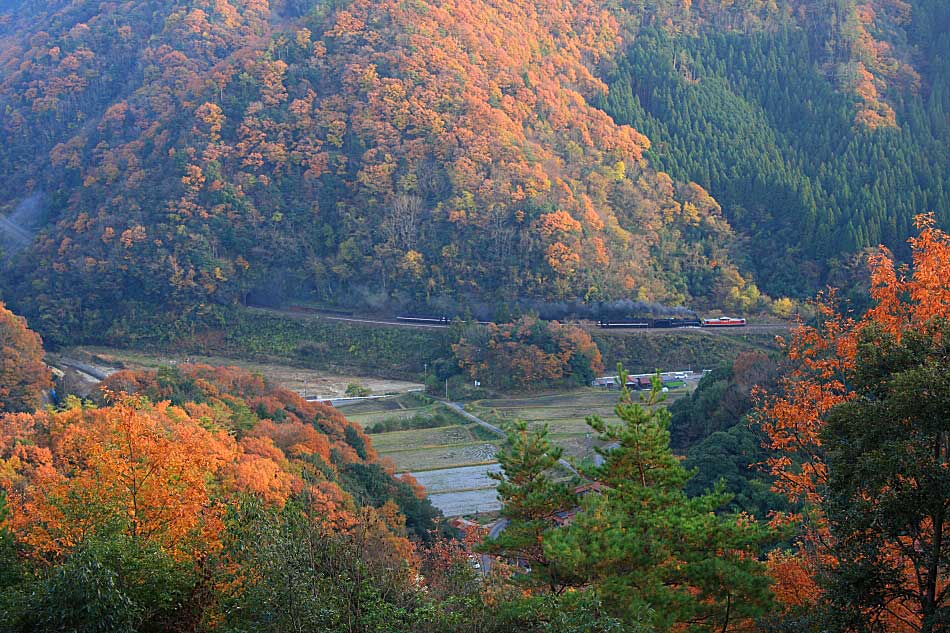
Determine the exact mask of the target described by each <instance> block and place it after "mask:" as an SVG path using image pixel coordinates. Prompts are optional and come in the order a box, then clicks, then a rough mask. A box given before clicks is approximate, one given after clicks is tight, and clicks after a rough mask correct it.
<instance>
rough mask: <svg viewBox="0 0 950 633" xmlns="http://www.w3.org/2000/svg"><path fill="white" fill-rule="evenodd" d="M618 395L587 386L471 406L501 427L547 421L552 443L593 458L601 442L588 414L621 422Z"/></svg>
mask: <svg viewBox="0 0 950 633" xmlns="http://www.w3.org/2000/svg"><path fill="white" fill-rule="evenodd" d="M689 388H692V387H689ZM686 393H688V391H687V389H683V390H675V391H671V392H669V393H667V394H665V395H666V396H667V398H666V402H665V403H664V404H665V405H666V406H669V405H670V404H672V403H673V402H674V401H675V400H676V399H677V398H679V397H682V395H683V394H686ZM618 396H619V392H617V391H608V390H595V389H583V390H578V391H573V392H568V393H557V394H549V395H541V396H537V397H534V398H525V397H520V398H499V399H491V400H479V401H477V402H474V403H472V404H471V405H470V406H469V407H467V409H468V410H469V411H470V412H471V413H472V414H474V415H476V416H478V417H479V418H481V419H483V420H485V421H486V422H491V423H492V424H497V425H499V426H504V425H505V424H508V423H511V422H514V421H515V420H524V421H525V422H528V423H529V426H530V427H537V426H541V425H543V424H547V425H548V431H549V438H550V439H551V441H552V443H554V444H555V445H557V446H560V447H561V448H563V449H564V453H565V455H566V456H568V457H575V458H579V459H583V458H585V457H590V456H591V455H592V454H593V448H594V447H595V446H598V445H599V444H600V442H598V440H597V438H596V433H594V432H593V431H592V430H591V428H590V427H589V426H588V425H587V422H586V421H585V420H586V418H587V416H589V415H599V416H600V417H601V418H603V419H604V420H605V421H607V422H608V423H609V422H619V421H620V420H619V418H617V416H616V414H615V413H614V405H616V403H617V398H618Z"/></svg>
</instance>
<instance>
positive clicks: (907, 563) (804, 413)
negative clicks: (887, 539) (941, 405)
mask: <svg viewBox="0 0 950 633" xmlns="http://www.w3.org/2000/svg"><path fill="white" fill-rule="evenodd" d="M917 226H918V228H919V229H920V234H919V235H918V236H917V237H914V238H912V239H910V240H909V243H910V246H911V249H912V264H911V265H910V266H900V267H898V266H896V265H895V263H894V260H893V258H892V257H891V256H890V254H888V253H887V252H885V251H883V250H882V251H881V252H880V253H878V254H877V255H875V256H873V257H872V258H871V259H870V267H871V281H872V286H871V298H872V300H873V306H872V307H871V309H870V310H868V311H867V313H866V314H865V315H863V316H862V317H860V318H855V317H852V316H848V315H846V314H842V312H841V311H840V309H839V308H838V307H837V306H836V302H835V295H834V292H830V293H828V294H825V295H822V296H820V297H819V300H818V301H817V314H818V323H817V324H816V325H813V326H812V325H804V324H801V325H799V327H798V328H797V329H796V331H795V332H794V333H793V335H792V338H791V340H790V341H789V342H788V343H787V344H786V354H787V357H788V360H789V362H790V365H791V367H790V370H789V371H788V373H787V375H786V376H785V377H784V379H783V380H782V382H781V387H780V389H779V391H778V392H777V393H775V394H771V395H764V396H763V397H762V399H761V402H760V406H759V409H758V413H759V417H760V419H761V422H762V426H763V429H764V431H765V432H766V435H767V438H768V441H767V446H768V447H769V448H771V449H772V450H773V451H774V456H773V457H771V458H769V459H768V461H767V464H766V465H767V467H768V469H769V470H770V471H771V473H772V475H774V477H775V481H776V483H775V488H776V490H777V491H779V492H782V493H783V494H785V495H786V496H787V497H788V498H789V499H791V500H792V501H796V502H805V506H804V507H805V508H806V511H805V512H803V513H802V514H799V515H796V516H792V517H778V518H777V520H788V519H790V520H792V521H796V522H800V524H801V526H802V528H803V531H802V539H801V543H800V545H801V547H800V548H799V550H798V552H797V553H796V554H795V555H787V554H783V555H774V556H772V558H771V559H770V562H771V565H772V569H773V573H774V575H775V577H776V581H777V583H776V592H777V595H778V596H779V597H780V598H782V599H783V600H784V601H785V603H786V604H787V605H790V606H794V605H799V606H800V605H802V604H806V603H809V602H814V601H816V600H818V599H819V598H821V588H820V586H819V584H817V583H816V582H815V578H816V576H817V575H818V573H819V572H820V571H821V570H826V571H827V570H834V569H835V568H837V567H838V566H840V565H841V564H842V562H843V558H841V557H840V552H841V551H843V550H842V549H841V548H840V547H839V545H840V543H839V541H838V539H836V535H835V533H834V531H833V530H832V529H831V527H832V526H831V525H830V524H829V520H828V515H827V513H826V512H824V511H823V507H825V505H824V504H826V503H827V502H828V499H827V495H828V494H829V485H830V483H831V481H830V480H831V478H832V475H833V473H831V472H830V471H829V465H828V460H827V450H826V449H827V447H826V446H825V443H826V442H824V441H823V437H825V436H823V433H826V432H827V429H826V427H827V425H828V423H829V419H831V418H834V417H835V416H837V415H840V412H841V411H843V407H848V406H850V405H853V404H855V403H857V402H858V400H859V399H861V398H866V396H864V395H862V393H861V392H860V391H859V390H858V389H857V387H856V385H855V382H856V381H857V382H858V383H860V382H861V378H860V377H859V376H858V374H859V372H860V371H861V370H862V368H861V367H860V366H859V363H860V362H865V363H866V362H868V361H867V358H868V351H867V350H868V345H869V344H870V345H872V347H877V346H880V345H881V344H882V343H881V342H880V341H885V342H886V341H891V342H892V344H893V345H900V343H901V341H902V339H904V338H907V337H908V336H909V335H911V334H914V335H917V334H920V333H928V332H929V333H931V334H930V335H932V336H935V337H936V338H935V339H934V340H935V341H939V339H940V337H941V336H942V335H941V334H940V332H939V329H940V324H943V323H946V322H947V320H948V319H950V276H948V275H947V271H948V270H950V236H948V235H947V234H946V233H944V232H943V231H941V230H939V229H937V228H936V227H935V226H934V219H933V217H932V216H931V215H922V216H918V218H917ZM875 337H877V338H875ZM869 341H877V342H875V343H873V344H872V343H869ZM862 346H863V347H862ZM862 350H864V351H862ZM760 395H761V394H760ZM900 425H901V421H899V420H896V419H895V420H894V432H895V433H899V434H904V433H905V431H902V430H901V426H900ZM939 455H942V453H940V454H939ZM939 455H938V458H939ZM940 459H943V458H940ZM946 465H948V466H950V461H947V463H946ZM900 477H902V476H899V477H898V478H899V479H900ZM889 487H890V486H889V485H886V486H885V488H889ZM892 492H893V491H892ZM864 494H866V495H870V494H871V493H864ZM870 499H871V497H868V499H865V501H870ZM915 531H917V532H919V534H920V535H921V536H920V538H921V539H923V541H921V543H922V542H924V541H926V542H931V543H934V542H935V543H938V544H939V543H940V541H941V540H947V539H950V530H948V528H947V527H946V526H942V525H939V524H938V522H935V521H933V520H932V519H931V518H927V519H922V520H921V521H920V523H919V525H918V526H917V527H916V528H915ZM927 535H929V536H927ZM904 540H905V539H904V537H900V538H897V537H895V538H894V540H893V541H892V542H891V543H890V544H889V545H887V546H886V547H884V548H883V549H884V550H886V552H885V554H884V556H885V557H886V559H887V561H888V565H889V566H890V567H891V569H892V572H893V577H892V582H893V583H895V584H897V585H899V586H898V587H896V590H897V591H898V593H900V594H901V595H902V596H903V597H899V598H895V599H894V600H892V601H890V602H889V603H888V604H887V605H885V608H884V609H883V613H882V614H879V616H878V617H879V618H880V623H882V624H883V625H884V626H885V627H887V628H888V629H889V630H894V631H921V630H931V629H930V628H929V627H928V625H927V623H926V618H925V617H924V616H923V612H922V609H921V607H920V604H919V603H918V602H916V601H917V598H919V597H920V596H922V595H923V594H924V593H926V591H925V588H924V586H923V585H924V578H923V576H922V575H921V573H917V572H920V569H919V568H917V572H914V569H915V568H916V567H915V565H916V564H917V563H918V561H916V560H915V557H916V554H915V553H914V552H915V550H914V547H913V546H912V544H911V546H910V547H908V544H907V543H905V542H903V541H904ZM917 547H918V548H919V547H920V543H918V546H917ZM937 549H939V547H938V548H937ZM918 554H919V552H918ZM941 586H942V585H941ZM939 593H941V595H942V594H944V593H945V592H943V590H942V589H939ZM934 597H935V596H931V598H934ZM944 597H946V596H944ZM931 625H932V624H931Z"/></svg>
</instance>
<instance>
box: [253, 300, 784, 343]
mask: <svg viewBox="0 0 950 633" xmlns="http://www.w3.org/2000/svg"><path fill="white" fill-rule="evenodd" d="M248 309H249V310H253V311H256V312H264V313H270V314H279V315H282V316H288V317H291V318H295V319H324V320H327V321H339V322H343V323H355V324H359V325H370V326H385V327H403V328H415V329H420V328H421V329H430V330H444V329H447V328H449V327H451V324H445V323H418V322H414V321H405V320H397V319H386V318H374V317H368V316H363V317H361V316H356V315H353V316H343V315H337V314H323V313H320V312H318V311H313V312H301V311H297V310H286V309H280V308H265V307H260V306H248ZM480 323H484V322H482V321H480ZM574 323H580V324H582V325H583V324H584V323H585V322H584V321H574ZM792 327H793V326H792V325H790V324H783V323H761V324H754V323H753V324H748V325H745V326H742V327H732V328H703V327H673V328H630V329H622V328H617V329H609V328H608V329H605V328H600V327H598V326H597V325H596V324H595V323H593V322H590V324H589V325H588V326H586V328H585V329H587V330H588V331H590V332H602V333H605V334H610V335H611V336H658V335H664V334H669V333H671V332H697V333H700V334H709V335H711V336H716V335H721V334H730V333H731V334H743V333H745V334H766V333H771V332H774V333H776V334H781V333H783V332H788V331H789V330H791V329H792Z"/></svg>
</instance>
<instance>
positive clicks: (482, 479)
mask: <svg viewBox="0 0 950 633" xmlns="http://www.w3.org/2000/svg"><path fill="white" fill-rule="evenodd" d="M500 471H501V467H500V466H499V465H498V464H486V465H483V466H468V467H464V468H448V469H444V470H429V471H424V472H418V473H412V475H413V477H415V478H416V479H417V480H418V481H419V483H420V484H422V485H423V486H425V487H426V490H428V491H429V499H430V500H431V501H432V504H433V505H434V506H435V507H437V508H438V509H440V510H442V513H443V514H445V515H446V516H459V515H463V514H474V513H475V512H494V511H495V510H498V509H499V508H501V503H500V502H499V501H498V496H497V493H496V492H495V485H496V484H497V482H496V481H495V480H494V479H491V478H489V477H488V473H489V472H500Z"/></svg>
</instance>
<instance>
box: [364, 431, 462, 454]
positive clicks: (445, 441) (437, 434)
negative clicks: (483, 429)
mask: <svg viewBox="0 0 950 633" xmlns="http://www.w3.org/2000/svg"><path fill="white" fill-rule="evenodd" d="M370 439H372V441H373V448H375V449H376V451H377V452H378V453H381V454H388V453H392V452H395V451H405V450H412V449H420V448H433V447H436V448H437V447H440V446H448V445H452V444H472V443H475V442H476V438H475V437H473V436H472V434H471V433H470V432H469V430H468V429H467V428H465V427H464V426H443V427H438V428H434V429H411V430H408V431H394V432H392V433H376V434H374V435H371V436H370ZM390 457H392V456H391V455H390Z"/></svg>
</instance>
